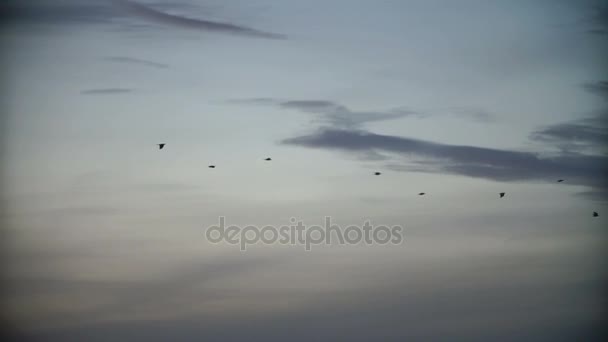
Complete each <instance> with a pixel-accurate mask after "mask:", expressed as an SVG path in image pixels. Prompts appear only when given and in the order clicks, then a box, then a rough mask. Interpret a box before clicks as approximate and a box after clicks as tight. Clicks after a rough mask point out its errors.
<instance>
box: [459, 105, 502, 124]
mask: <svg viewBox="0 0 608 342" xmlns="http://www.w3.org/2000/svg"><path fill="white" fill-rule="evenodd" d="M450 110H451V111H452V112H453V113H454V114H455V115H457V116H458V117H465V118H470V119H472V120H473V121H476V122H482V123H492V122H495V121H496V118H495V117H494V115H493V114H492V113H490V112H488V111H486V110H484V109H481V108H476V107H452V108H450Z"/></svg>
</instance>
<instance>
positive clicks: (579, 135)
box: [530, 112, 608, 152]
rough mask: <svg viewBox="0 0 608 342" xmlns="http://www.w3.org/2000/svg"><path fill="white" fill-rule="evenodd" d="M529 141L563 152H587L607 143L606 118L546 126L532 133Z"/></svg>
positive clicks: (607, 117) (599, 116) (601, 115)
mask: <svg viewBox="0 0 608 342" xmlns="http://www.w3.org/2000/svg"><path fill="white" fill-rule="evenodd" d="M530 139H532V140H535V141H540V142H545V143H549V144H552V145H555V146H557V147H558V148H560V149H561V150H562V151H563V152H588V151H593V150H594V149H597V148H603V147H604V146H605V144H606V142H608V116H607V115H606V113H603V112H599V113H598V114H597V115H596V116H594V117H590V118H585V119H581V120H575V121H571V122H565V123H559V124H555V125H550V126H546V127H544V128H542V129H540V130H538V131H535V132H532V134H531V135H530Z"/></svg>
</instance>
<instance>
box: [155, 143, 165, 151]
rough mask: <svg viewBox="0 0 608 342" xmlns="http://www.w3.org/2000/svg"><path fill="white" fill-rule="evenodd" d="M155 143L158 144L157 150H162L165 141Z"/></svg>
mask: <svg viewBox="0 0 608 342" xmlns="http://www.w3.org/2000/svg"><path fill="white" fill-rule="evenodd" d="M156 145H158V149H159V150H162V149H163V147H165V143H162V144H156Z"/></svg>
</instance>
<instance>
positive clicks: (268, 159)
mask: <svg viewBox="0 0 608 342" xmlns="http://www.w3.org/2000/svg"><path fill="white" fill-rule="evenodd" d="M264 160H265V161H271V160H272V158H270V157H268V158H266V159H264Z"/></svg>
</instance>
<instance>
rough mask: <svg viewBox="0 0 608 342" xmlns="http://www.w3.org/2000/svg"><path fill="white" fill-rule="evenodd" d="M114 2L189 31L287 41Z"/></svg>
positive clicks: (250, 30)
mask: <svg viewBox="0 0 608 342" xmlns="http://www.w3.org/2000/svg"><path fill="white" fill-rule="evenodd" d="M112 2H113V3H114V4H116V5H118V6H120V7H121V8H123V9H124V10H126V11H128V12H129V13H132V14H133V15H136V16H139V17H141V18H144V19H148V20H151V21H156V22H159V23H163V24H167V25H172V26H178V27H183V28H189V29H196V30H202V31H208V32H219V33H229V34H235V35H242V36H249V37H258V38H268V39H285V38H286V36H284V35H281V34H276V33H270V32H264V31H259V30H256V29H253V28H249V27H244V26H239V25H235V24H230V23H223V22H216V21H210V20H204V19H194V18H186V17H182V16H178V15H173V14H168V13H164V12H161V11H158V10H156V9H154V8H151V7H148V6H145V5H142V4H139V3H136V2H133V1H128V0H112Z"/></svg>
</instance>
